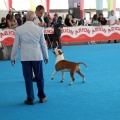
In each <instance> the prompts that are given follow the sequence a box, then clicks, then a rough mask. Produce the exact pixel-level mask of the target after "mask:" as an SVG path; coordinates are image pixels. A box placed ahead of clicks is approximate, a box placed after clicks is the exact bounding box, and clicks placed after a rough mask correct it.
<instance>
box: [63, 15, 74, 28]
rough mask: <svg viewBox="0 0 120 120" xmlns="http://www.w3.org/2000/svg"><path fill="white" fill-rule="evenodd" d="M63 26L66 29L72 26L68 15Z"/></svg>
mask: <svg viewBox="0 0 120 120" xmlns="http://www.w3.org/2000/svg"><path fill="white" fill-rule="evenodd" d="M64 24H65V26H66V27H71V26H73V23H72V21H71V19H70V15H69V14H67V15H66V18H65V21H64Z"/></svg>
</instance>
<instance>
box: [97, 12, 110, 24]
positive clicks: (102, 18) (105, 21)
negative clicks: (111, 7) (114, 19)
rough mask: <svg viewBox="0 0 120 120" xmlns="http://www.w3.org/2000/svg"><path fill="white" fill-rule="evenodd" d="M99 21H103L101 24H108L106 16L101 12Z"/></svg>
mask: <svg viewBox="0 0 120 120" xmlns="http://www.w3.org/2000/svg"><path fill="white" fill-rule="evenodd" d="M98 22H99V23H101V25H108V22H107V20H106V19H105V18H104V16H103V14H102V13H100V14H99V18H98Z"/></svg>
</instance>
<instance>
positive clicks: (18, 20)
mask: <svg viewBox="0 0 120 120" xmlns="http://www.w3.org/2000/svg"><path fill="white" fill-rule="evenodd" d="M15 19H16V21H17V23H18V26H21V25H22V19H21V18H20V16H19V14H15Z"/></svg>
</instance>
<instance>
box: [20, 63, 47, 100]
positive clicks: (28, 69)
mask: <svg viewBox="0 0 120 120" xmlns="http://www.w3.org/2000/svg"><path fill="white" fill-rule="evenodd" d="M21 63H22V68H23V76H24V79H25V86H26V92H27V99H28V100H30V101H33V100H34V91H33V82H32V76H33V75H32V69H33V70H34V74H35V79H36V80H37V82H36V84H37V88H38V97H39V98H45V97H46V95H45V93H44V78H43V68H42V61H22V62H21Z"/></svg>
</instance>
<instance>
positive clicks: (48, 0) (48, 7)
mask: <svg viewBox="0 0 120 120" xmlns="http://www.w3.org/2000/svg"><path fill="white" fill-rule="evenodd" d="M46 12H50V0H46Z"/></svg>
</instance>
